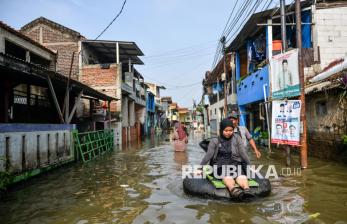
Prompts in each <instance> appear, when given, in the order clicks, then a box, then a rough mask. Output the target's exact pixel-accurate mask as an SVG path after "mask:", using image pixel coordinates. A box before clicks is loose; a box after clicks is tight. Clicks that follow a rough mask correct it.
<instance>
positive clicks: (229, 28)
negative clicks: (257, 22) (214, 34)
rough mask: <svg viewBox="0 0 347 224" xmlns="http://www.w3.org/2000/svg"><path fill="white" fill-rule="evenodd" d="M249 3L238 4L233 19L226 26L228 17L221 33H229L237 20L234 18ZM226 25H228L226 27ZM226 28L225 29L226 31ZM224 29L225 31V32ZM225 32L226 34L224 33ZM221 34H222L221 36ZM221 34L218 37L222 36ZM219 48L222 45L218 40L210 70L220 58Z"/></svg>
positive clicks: (248, 1) (248, 0)
mask: <svg viewBox="0 0 347 224" xmlns="http://www.w3.org/2000/svg"><path fill="white" fill-rule="evenodd" d="M249 3H250V0H247V1H245V2H244V3H243V5H241V6H240V8H239V9H238V11H237V12H236V13H235V15H234V17H233V20H232V22H231V23H230V24H229V26H228V22H229V21H230V19H228V22H227V24H226V26H225V27H224V30H223V35H225V36H226V37H227V36H228V34H227V33H230V31H231V30H232V28H233V26H234V24H235V23H236V22H237V21H238V20H236V19H235V18H236V17H238V16H239V15H240V14H241V13H242V12H243V11H244V9H245V7H246V6H248V4H249ZM229 18H231V16H229ZM226 27H228V28H227V29H226ZM226 30H227V31H226ZM225 31H226V32H225ZM226 34H227V35H226ZM223 35H222V36H223ZM222 36H221V37H220V38H222ZM221 49H222V45H221V43H220V42H219V44H218V45H217V48H216V52H215V57H214V60H213V63H212V67H211V70H212V69H213V68H214V67H215V65H216V64H217V62H218V61H219V60H220V58H221V53H222V52H221Z"/></svg>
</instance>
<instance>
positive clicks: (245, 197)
mask: <svg viewBox="0 0 347 224" xmlns="http://www.w3.org/2000/svg"><path fill="white" fill-rule="evenodd" d="M254 197H255V195H254V194H253V193H252V192H251V190H250V189H249V188H246V189H244V190H243V194H242V197H241V198H240V199H241V200H242V201H249V200H250V199H252V198H254Z"/></svg>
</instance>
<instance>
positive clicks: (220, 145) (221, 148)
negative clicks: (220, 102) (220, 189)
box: [200, 119, 254, 200]
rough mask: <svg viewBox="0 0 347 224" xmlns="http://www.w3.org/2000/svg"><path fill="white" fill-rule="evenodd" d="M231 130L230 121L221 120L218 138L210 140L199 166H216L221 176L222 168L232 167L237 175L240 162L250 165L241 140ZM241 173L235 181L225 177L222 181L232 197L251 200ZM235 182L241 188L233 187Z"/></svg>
mask: <svg viewBox="0 0 347 224" xmlns="http://www.w3.org/2000/svg"><path fill="white" fill-rule="evenodd" d="M233 130H234V125H233V123H232V121H230V120H229V119H223V120H222V121H221V122H220V137H219V138H214V139H211V141H210V144H209V145H208V149H207V153H206V155H205V157H204V158H203V159H202V161H201V163H200V165H217V167H218V168H217V173H218V176H221V174H222V166H226V165H234V166H235V167H236V171H235V173H239V172H238V170H237V169H238V168H239V167H241V162H245V163H246V164H247V165H249V164H250V160H249V158H248V155H247V153H246V150H245V147H244V145H243V143H242V139H241V137H240V136H239V135H237V134H233ZM225 170H226V169H225ZM241 173H242V175H240V176H237V177H236V178H235V180H234V178H233V177H231V176H225V177H223V179H222V180H223V182H224V184H225V185H226V186H227V188H228V190H229V192H230V194H231V196H232V197H236V198H239V199H240V200H245V199H248V198H252V197H254V195H253V194H252V193H251V192H250V189H249V185H248V180H247V177H246V175H245V173H244V171H241ZM235 181H236V183H237V184H238V185H239V186H240V187H241V188H238V187H235Z"/></svg>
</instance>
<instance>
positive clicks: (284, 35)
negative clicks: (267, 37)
mask: <svg viewBox="0 0 347 224" xmlns="http://www.w3.org/2000/svg"><path fill="white" fill-rule="evenodd" d="M285 6H286V1H285V0H280V8H281V36H282V51H283V52H286V51H287V32H286V29H287V28H286V10H285ZM284 148H285V152H286V165H287V166H290V164H291V158H290V146H289V145H286V146H284Z"/></svg>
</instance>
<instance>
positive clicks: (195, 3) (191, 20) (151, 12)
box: [0, 0, 236, 107]
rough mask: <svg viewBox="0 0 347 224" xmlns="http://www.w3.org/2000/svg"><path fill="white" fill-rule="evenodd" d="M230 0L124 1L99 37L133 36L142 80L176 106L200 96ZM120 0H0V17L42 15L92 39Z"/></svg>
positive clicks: (15, 21) (13, 22)
mask: <svg viewBox="0 0 347 224" xmlns="http://www.w3.org/2000/svg"><path fill="white" fill-rule="evenodd" d="M235 1H236V0H218V1H211V0H127V2H126V5H125V7H124V10H123V13H122V14H121V15H120V16H119V18H118V19H117V20H116V21H115V22H114V23H113V24H112V25H111V26H110V28H109V29H108V30H107V31H106V32H105V33H104V34H103V35H102V36H101V37H100V38H99V39H100V40H119V41H134V42H136V44H137V45H138V46H139V48H140V49H141V50H142V51H143V52H144V54H145V56H143V57H141V59H142V60H143V61H144V63H145V65H136V66H135V68H136V69H137V70H138V71H139V72H140V73H141V74H142V75H143V77H144V79H145V81H149V82H153V83H158V84H159V85H164V86H165V87H166V88H167V89H166V90H164V91H162V92H161V96H172V97H173V101H175V102H178V104H179V105H180V106H182V107H192V104H193V99H195V100H197V102H199V101H200V99H201V94H202V84H201V83H202V79H203V77H204V75H205V72H206V71H207V70H210V69H211V65H212V62H213V58H214V54H215V51H216V47H217V43H218V39H219V38H220V36H221V33H222V31H223V29H224V26H225V24H226V22H227V19H228V16H229V14H230V12H231V10H232V8H233V6H234V4H235ZM122 4H123V0H98V1H95V0H11V1H10V0H0V8H1V14H0V20H1V21H3V22H5V23H6V24H8V25H10V26H11V27H13V28H15V29H19V28H20V27H22V26H23V25H25V24H27V23H28V22H30V21H32V20H34V19H36V18H38V17H40V16H43V17H46V18H48V19H50V20H53V21H55V22H57V23H60V24H62V25H64V26H66V27H69V28H71V29H73V30H76V31H78V32H80V33H81V34H82V35H83V36H85V37H86V38H88V39H95V38H96V37H97V36H98V35H99V34H100V33H101V31H102V30H103V29H104V28H105V27H106V26H107V25H108V24H109V23H110V22H111V20H112V19H113V18H114V17H115V16H116V15H117V13H118V12H119V10H120V8H121V6H122Z"/></svg>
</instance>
